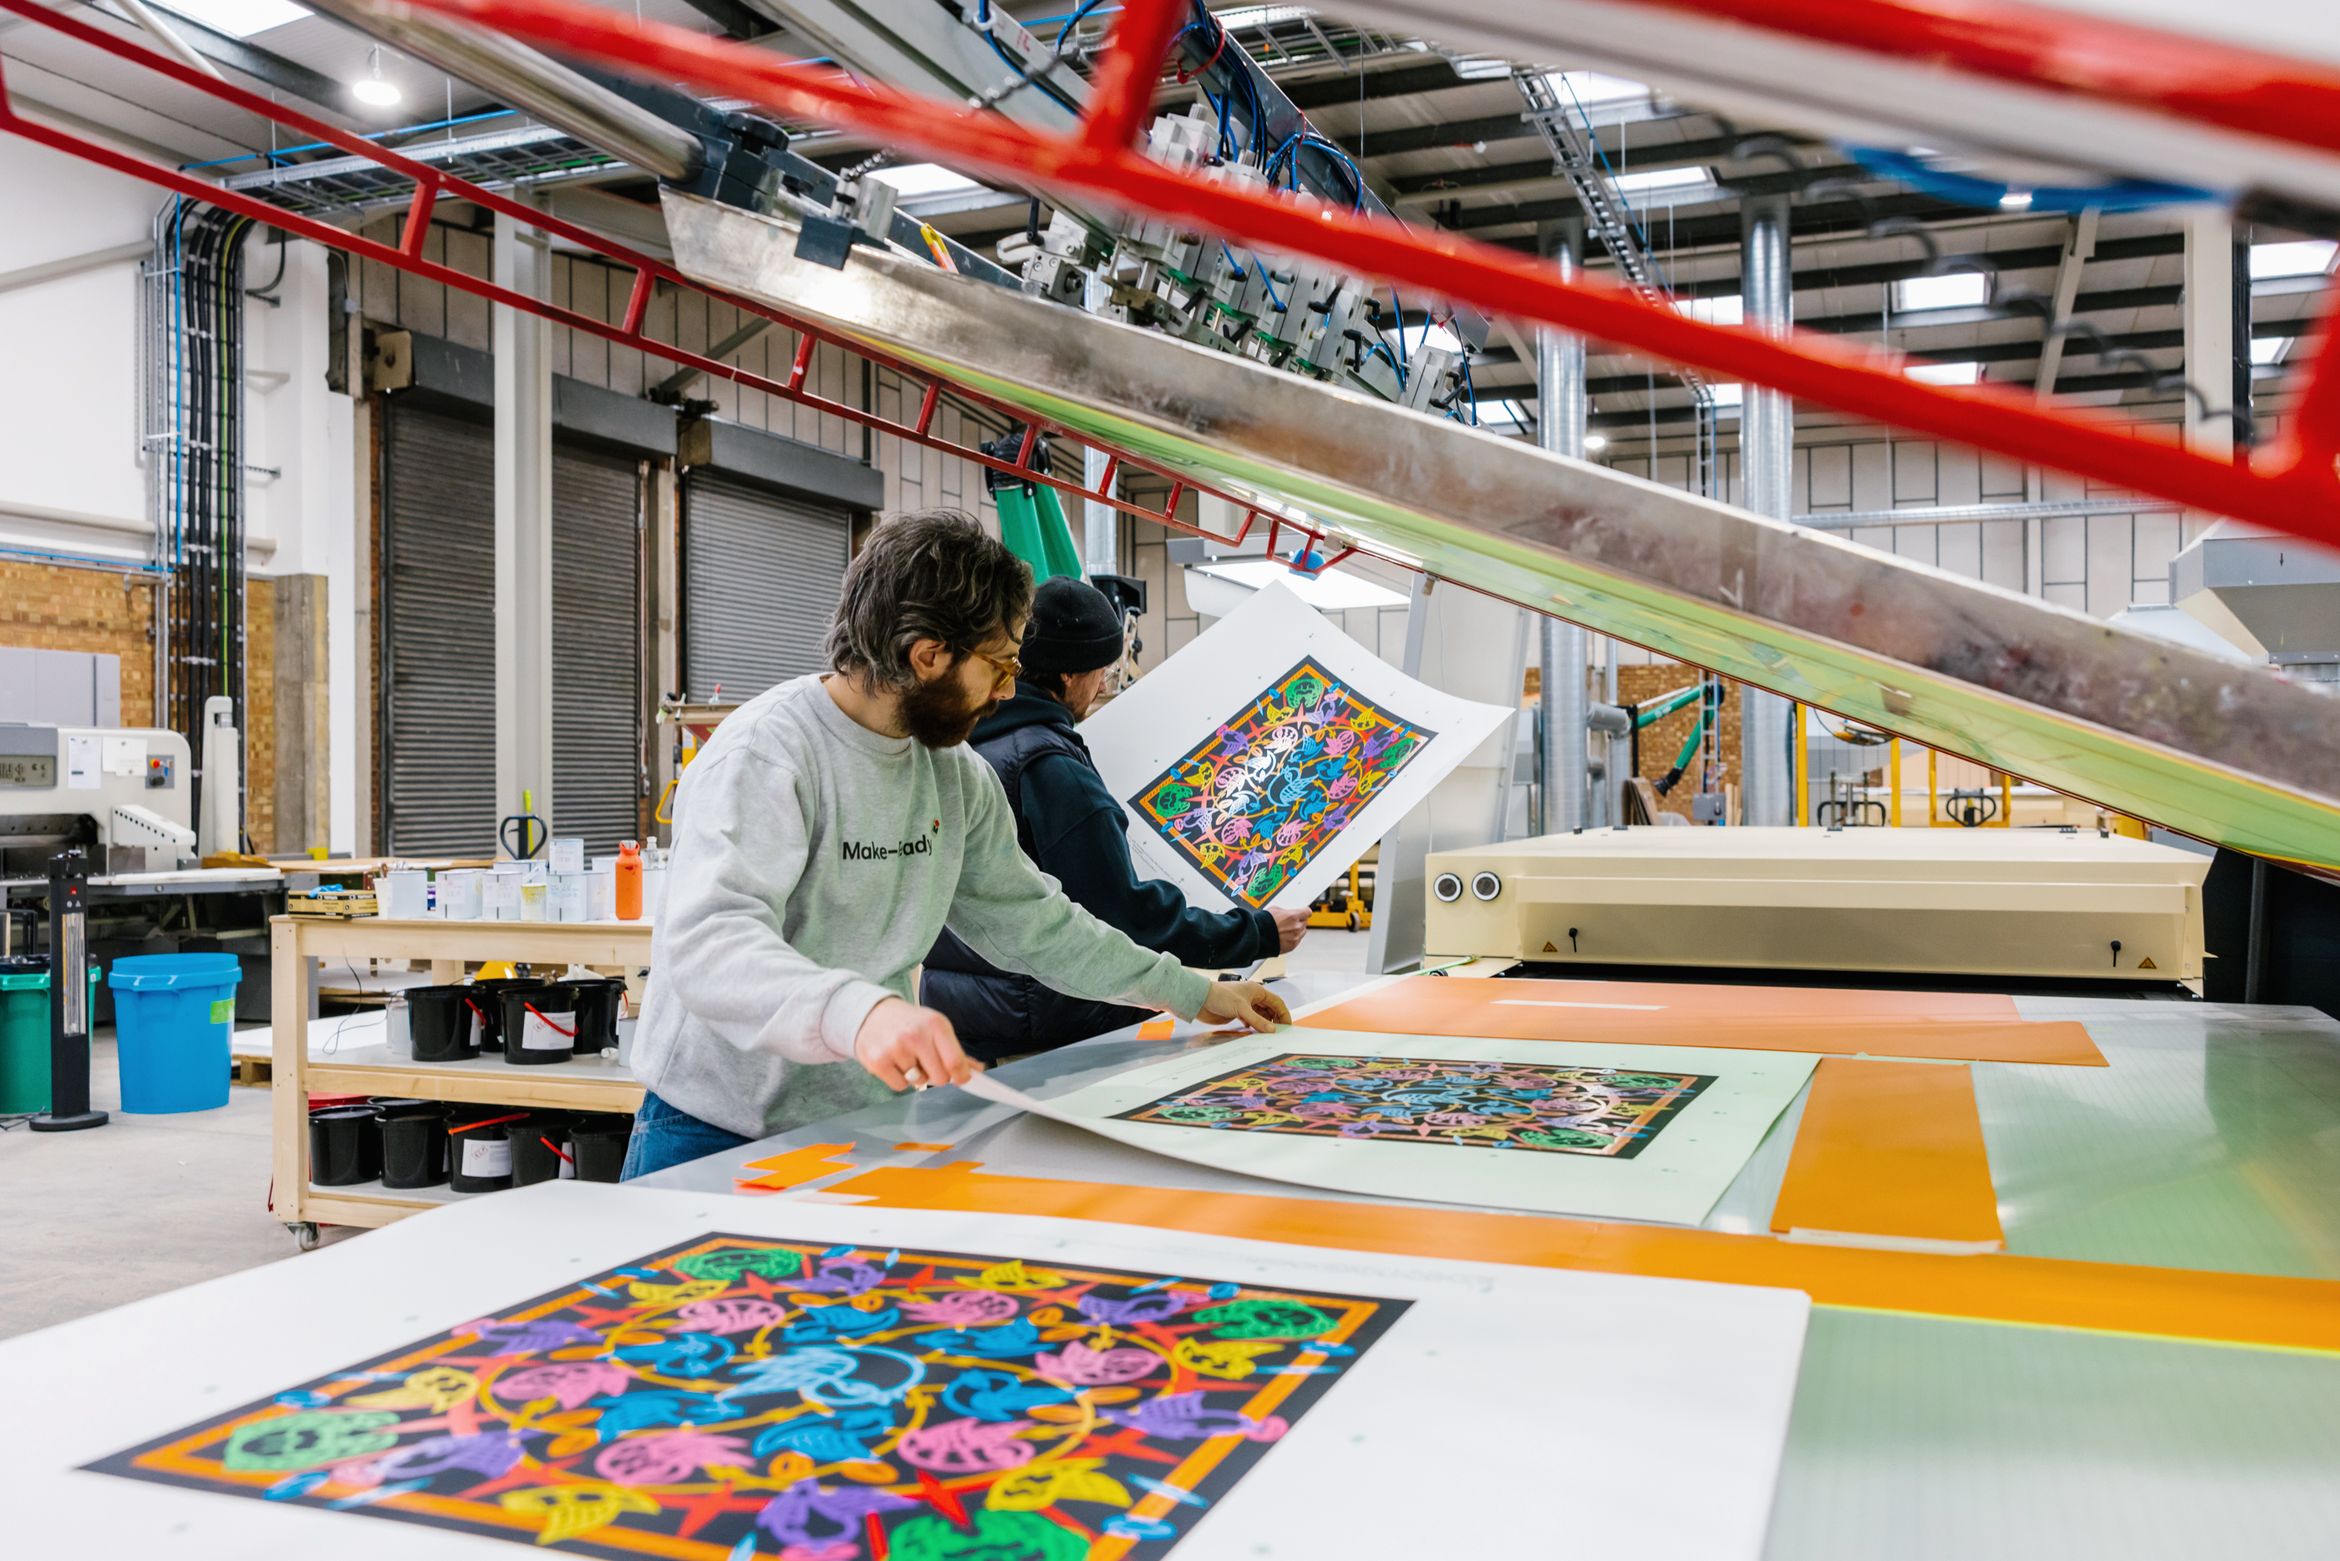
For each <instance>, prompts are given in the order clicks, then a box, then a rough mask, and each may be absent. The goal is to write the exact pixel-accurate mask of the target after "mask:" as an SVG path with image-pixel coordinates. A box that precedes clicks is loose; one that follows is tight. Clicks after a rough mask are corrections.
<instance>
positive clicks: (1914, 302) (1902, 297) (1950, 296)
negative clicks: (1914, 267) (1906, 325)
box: [1893, 271, 1991, 314]
mask: <svg viewBox="0 0 2340 1561" xmlns="http://www.w3.org/2000/svg"><path fill="white" fill-rule="evenodd" d="M1990 298H1991V279H1990V278H1989V277H1987V276H1984V275H1983V274H1982V273H1981V272H1980V271H1949V272H1945V273H1943V274H1942V275H1940V276H1906V277H1903V278H1902V279H1901V280H1900V281H1898V282H1896V283H1894V284H1893V308H1894V311H1895V312H1896V313H1898V314H1923V313H1925V312H1926V311H1927V310H1929V309H1975V308H1980V307H1981V306H1982V305H1984V304H1986V303H1988V302H1990Z"/></svg>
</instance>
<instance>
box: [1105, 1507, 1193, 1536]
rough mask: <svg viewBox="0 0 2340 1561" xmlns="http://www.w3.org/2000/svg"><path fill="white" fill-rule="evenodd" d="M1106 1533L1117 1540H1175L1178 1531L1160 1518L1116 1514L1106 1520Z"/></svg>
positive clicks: (1124, 1513)
mask: <svg viewBox="0 0 2340 1561" xmlns="http://www.w3.org/2000/svg"><path fill="white" fill-rule="evenodd" d="M1104 1527H1105V1532H1106V1533H1108V1534H1111V1535H1112V1536H1113V1537H1114V1538H1116V1539H1175V1538H1177V1537H1178V1530H1177V1529H1176V1528H1174V1527H1172V1526H1171V1525H1170V1524H1167V1523H1164V1522H1163V1521H1162V1520H1161V1519H1160V1518H1133V1517H1131V1516H1130V1515H1129V1514H1128V1513H1126V1512H1123V1513H1116V1514H1115V1515H1114V1516H1112V1517H1110V1518H1107V1519H1106V1520H1105V1524H1104Z"/></svg>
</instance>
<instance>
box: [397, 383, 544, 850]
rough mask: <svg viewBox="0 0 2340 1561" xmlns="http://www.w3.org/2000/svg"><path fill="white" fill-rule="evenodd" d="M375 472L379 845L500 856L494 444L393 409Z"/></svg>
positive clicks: (479, 429) (444, 422)
mask: <svg viewBox="0 0 2340 1561" xmlns="http://www.w3.org/2000/svg"><path fill="white" fill-rule="evenodd" d="M384 451H385V453H384V461H383V474H382V507H383V526H382V613H383V635H382V689H383V696H382V699H383V739H384V751H383V762H384V770H385V774H384V775H383V780H382V797H383V836H384V845H385V847H386V849H387V850H388V851H389V852H390V854H392V855H393V856H482V855H486V854H489V853H490V852H492V851H493V849H494V847H495V835H496V819H497V818H498V816H499V813H500V812H504V811H513V810H511V809H504V810H499V809H498V808H497V806H496V796H495V790H496V686H495V665H496V622H495V610H496V596H495V585H496V559H495V444H494V438H493V435H492V433H491V431H490V430H489V429H488V428H487V427H486V426H485V425H483V424H479V423H472V422H466V421H464V420H463V419H461V418H454V417H446V416H442V415H440V414H437V413H433V412H424V411H415V410H411V409H408V408H405V407H401V406H399V405H398V404H397V403H396V402H395V401H393V402H392V403H391V404H390V415H389V432H388V437H387V439H386V441H385V447H384Z"/></svg>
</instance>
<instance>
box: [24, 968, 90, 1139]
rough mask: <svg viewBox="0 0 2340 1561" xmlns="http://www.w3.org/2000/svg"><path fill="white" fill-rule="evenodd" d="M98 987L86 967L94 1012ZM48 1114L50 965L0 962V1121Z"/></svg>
mask: <svg viewBox="0 0 2340 1561" xmlns="http://www.w3.org/2000/svg"><path fill="white" fill-rule="evenodd" d="M97 984H98V967H97V966H96V965H94V964H93V965H91V966H90V967H89V1000H90V1004H91V1006H92V1007H93V1008H94V1007H95V1006H96V1003H97ZM92 1028H95V1026H94V1025H93V1026H92ZM48 1109H49V962H48V961H47V960H46V959H4V960H0V1117H13V1116H23V1115H25V1114H26V1113H28V1112H38V1111H46V1110H48Z"/></svg>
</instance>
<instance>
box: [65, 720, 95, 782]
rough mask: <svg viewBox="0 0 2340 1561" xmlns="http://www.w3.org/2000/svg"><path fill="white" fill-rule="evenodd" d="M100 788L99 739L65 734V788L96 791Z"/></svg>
mask: <svg viewBox="0 0 2340 1561" xmlns="http://www.w3.org/2000/svg"><path fill="white" fill-rule="evenodd" d="M97 788H98V740H97V738H95V737H94V736H92V737H76V736H74V735H73V734H72V733H70V732H68V733H67V734H66V736H65V789H66V790H68V791H95V790H97Z"/></svg>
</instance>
